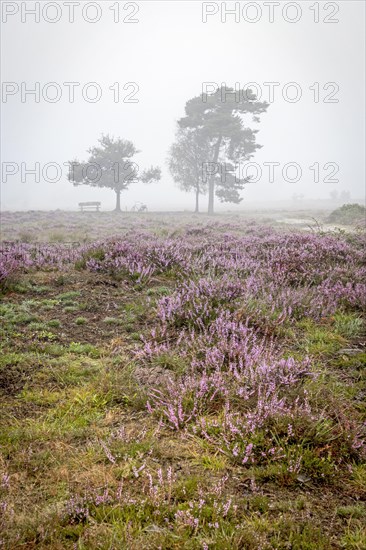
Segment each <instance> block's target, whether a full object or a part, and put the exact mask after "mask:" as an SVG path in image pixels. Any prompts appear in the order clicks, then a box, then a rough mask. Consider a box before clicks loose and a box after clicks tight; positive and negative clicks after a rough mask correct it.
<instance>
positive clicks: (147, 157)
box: [1, 1, 365, 211]
mask: <svg viewBox="0 0 366 550" xmlns="http://www.w3.org/2000/svg"><path fill="white" fill-rule="evenodd" d="M36 4H37V3H35V2H2V8H3V13H2V54H1V61H2V81H3V99H2V104H1V115H2V129H1V138H2V140H1V141H2V151H1V152H2V165H3V167H4V163H16V165H17V166H19V171H17V173H16V174H14V175H9V174H8V175H7V177H6V178H4V170H3V178H2V188H1V208H2V209H3V210H24V209H33V210H37V209H51V210H53V209H57V208H59V209H76V208H77V204H78V202H79V201H88V200H99V201H101V202H102V209H103V210H104V209H105V210H108V209H113V208H114V204H115V194H114V193H113V191H112V190H108V189H99V188H91V187H88V186H79V187H74V186H73V185H72V183H70V182H69V181H68V180H67V178H66V173H67V169H66V167H65V166H64V163H65V162H67V161H68V160H71V159H74V158H78V159H81V160H86V159H87V157H88V154H87V149H89V148H90V147H92V146H94V145H95V144H96V143H97V140H98V138H99V137H100V136H101V134H108V133H109V134H110V135H112V136H115V137H121V138H123V139H128V140H131V141H132V142H133V143H134V144H135V145H136V147H137V148H138V149H139V150H140V151H141V152H140V153H139V154H138V155H137V157H136V162H138V164H139V165H141V167H142V168H145V167H149V166H150V165H154V166H155V165H158V166H160V167H161V168H162V178H161V180H160V181H159V182H158V183H151V184H142V183H135V184H132V185H131V187H130V189H129V190H128V191H125V192H123V193H122V195H121V205H122V209H128V210H130V209H131V207H132V206H133V205H134V203H135V202H136V201H143V202H144V203H145V204H146V205H147V206H148V209H149V210H151V211H153V210H185V209H193V207H194V195H193V193H184V192H182V191H180V190H179V189H178V187H177V186H176V184H175V183H174V181H173V179H172V177H171V175H170V173H169V170H168V167H167V164H166V159H167V155H168V150H169V147H170V146H171V144H172V143H173V141H174V136H175V132H176V126H177V120H178V119H179V118H180V117H182V116H184V107H185V103H186V102H187V101H188V100H189V99H191V98H192V97H194V96H198V95H200V94H201V92H202V91H204V90H205V89H206V88H205V84H204V83H217V84H218V85H221V84H222V83H225V84H226V85H227V86H231V87H235V84H236V83H238V85H239V86H240V87H244V86H245V85H246V84H248V83H257V84H258V85H259V88H260V91H261V92H262V98H261V99H262V100H266V101H269V100H270V99H271V98H270V97H269V91H270V86H268V85H264V83H268V82H275V83H278V84H277V85H276V86H275V88H274V90H275V96H274V100H273V101H270V106H269V107H268V109H267V112H265V113H263V114H262V115H261V117H260V118H261V121H260V123H250V126H251V127H253V128H256V129H258V130H259V132H258V134H257V141H258V143H260V144H261V145H262V146H263V148H262V149H260V150H259V151H258V152H257V153H256V154H255V156H254V158H253V159H252V160H253V161H254V162H256V163H258V165H259V166H261V167H262V177H261V178H260V179H259V181H257V182H252V183H250V184H248V185H247V186H246V188H245V190H244V191H243V192H242V196H243V201H242V202H241V203H240V205H232V204H230V203H225V204H223V205H220V204H219V203H218V202H217V205H218V208H217V209H220V208H221V209H224V210H230V209H234V208H235V209H241V208H246V207H250V205H258V204H261V203H263V204H264V203H266V204H268V203H270V202H272V203H273V204H277V203H278V201H291V200H292V197H293V195H294V194H299V195H303V196H304V200H310V199H311V200H314V201H315V203H316V201H317V200H321V199H327V198H329V194H330V192H331V191H332V190H338V191H339V192H341V191H348V192H350V194H351V197H352V199H354V200H362V197H363V195H364V182H365V157H364V155H365V153H364V151H365V102H364V94H365V37H364V19H365V4H364V2H362V1H347V2H345V1H342V2H333V3H330V4H332V5H334V7H337V8H338V7H339V11H338V13H335V14H334V15H332V10H329V9H328V11H326V9H325V4H326V3H324V2H320V3H318V6H319V22H318V23H316V22H314V17H315V16H316V13H315V12H314V10H311V9H310V5H313V3H312V2H294V3H291V4H294V5H295V6H294V7H293V8H291V7H288V8H286V9H287V10H288V11H287V12H285V13H286V17H287V19H294V18H295V15H296V13H295V9H296V6H297V7H299V6H300V8H301V17H300V19H299V20H298V21H297V22H292V23H291V22H289V21H288V20H286V19H285V17H284V16H283V7H284V6H285V4H289V3H286V2H281V3H272V2H271V3H270V4H276V5H277V4H278V6H277V7H276V6H275V7H276V10H275V11H274V20H273V22H270V20H269V19H270V17H269V8H268V6H266V4H268V2H267V3H266V2H265V3H263V2H251V4H252V5H253V6H252V8H251V9H253V11H250V10H249V11H247V12H246V13H247V15H248V17H247V19H254V18H255V12H254V9H260V10H261V13H262V17H261V18H259V20H258V21H257V22H249V21H248V20H245V19H244V17H243V12H240V17H239V19H240V21H238V22H236V21H235V16H234V15H229V14H228V15H227V19H226V22H224V21H222V20H221V19H222V13H220V11H218V13H214V12H215V11H216V8H217V10H219V7H220V4H221V3H215V2H210V3H209V4H210V6H207V5H206V6H203V5H202V3H201V2H195V1H184V2H175V1H174V2H167V1H160V2H157V1H143V2H141V1H140V2H136V3H135V2H133V3H129V5H126V4H127V3H126V2H121V3H120V14H119V15H120V19H121V21H119V22H117V23H115V22H114V21H113V18H114V16H115V15H116V11H113V10H116V8H115V7H114V8H113V10H112V9H111V7H113V6H115V5H116V4H117V3H116V2H107V1H106V2H99V3H97V2H95V3H94V4H97V5H99V7H100V10H101V12H102V15H101V18H100V20H99V21H97V22H95V23H91V22H88V21H86V20H84V19H83V17H82V14H81V8H82V6H83V5H85V2H84V3H83V2H79V3H77V4H78V5H75V13H74V18H75V20H74V22H73V23H70V22H69V8H68V6H67V3H66V2H58V3H56V2H51V3H50V4H53V5H54V4H58V6H59V11H58V12H57V10H56V8H55V7H54V6H51V7H49V10H48V12H47V17H48V18H49V19H53V18H56V15H57V13H58V14H59V15H60V14H61V15H60V17H61V18H60V20H59V21H57V22H54V23H51V22H49V21H46V20H45V17H44V16H42V13H41V16H40V21H39V22H36V21H35V16H32V15H29V14H28V15H26V16H25V18H26V20H25V22H22V9H23V10H24V5H26V8H27V9H34V8H35V5H36ZM75 4H76V3H75ZM86 4H87V3H86ZM89 4H93V3H90V2H89ZM203 4H204V3H203ZM206 4H207V3H206ZM246 4H248V2H241V3H240V9H242V8H243V6H244V7H245V5H246ZM328 4H329V3H328ZM4 5H7V6H8V7H7V8H6V10H7V11H6V13H5V12H4V9H5V8H4ZM42 6H44V3H42V2H41V9H42ZM226 7H227V9H229V8H230V9H232V8H234V7H235V3H234V2H227V3H226ZM258 7H259V8H258ZM16 8H18V9H17V10H16ZM93 9H96V8H93V6H91V7H90V10H89V8H88V11H87V12H86V13H87V14H88V16H89V18H93V17H94V12H93ZM248 9H249V8H248ZM15 10H16V13H14V14H12V12H13V11H15ZM137 10H138V11H137ZM210 10H211V11H212V12H213V13H212V15H211V14H210ZM334 11H336V10H334ZM133 12H136V13H135V14H134V13H133ZM203 12H205V13H206V12H208V14H207V22H203V20H202V19H203ZM95 13H97V12H95ZM257 13H259V12H257ZM55 14H56V15H55ZM24 15H25V12H24V13H23V16H24ZM126 17H127V18H131V19H136V21H137V22H135V23H129V22H123V21H122V19H123V18H126ZM326 17H328V18H330V19H338V20H339V21H338V22H333V23H332V22H328V23H326V22H324V18H326ZM37 82H38V83H40V84H39V85H40V90H41V92H40V100H39V102H38V103H37V102H36V101H35V97H34V96H32V95H30V94H28V95H26V96H25V97H24V98H23V101H22V96H21V90H22V84H21V83H25V84H23V89H25V87H26V88H27V89H32V88H33V89H34V88H35V85H36V84H35V83H37ZM50 82H54V83H57V84H58V86H59V87H60V88H61V90H62V96H61V98H60V100H59V101H57V102H50V101H47V100H45V99H44V97H43V94H42V90H43V89H44V86H45V85H46V84H47V83H50ZM65 82H66V83H67V82H77V83H80V86H77V87H75V90H74V91H75V101H74V102H73V103H71V102H70V100H69V88H68V87H67V86H65V85H64V83H65ZM91 82H94V83H97V84H98V87H99V89H100V90H101V91H102V97H101V99H100V101H98V102H89V101H87V100H85V98H83V96H82V89H83V87H84V86H85V84H87V83H91ZM4 83H5V85H6V86H8V87H5V88H4ZM9 83H13V88H11V85H9ZM115 83H119V86H120V95H121V99H123V98H124V99H125V102H123V101H122V100H121V101H119V102H115V101H114V91H113V90H111V89H110V87H111V86H113V85H114V84H115ZM126 83H136V84H137V86H138V91H137V92H136V93H135V95H133V96H131V98H132V99H136V100H137V102H134V103H131V102H126V97H127V96H128V94H130V93H131V92H133V91H134V87H135V89H136V90H137V88H136V84H135V85H133V86H132V85H129V86H128V87H126V89H125V90H124V89H123V87H124V86H125V84H126ZM288 83H296V87H294V86H292V87H289V86H287V85H288ZM314 83H319V84H318V85H315V86H314ZM329 83H331V84H329ZM17 86H18V87H19V91H14V90H17ZM212 87H214V85H212V86H211V88H210V89H212ZM10 89H12V90H13V92H12V93H9V90H10ZM116 89H117V87H116V86H115V87H114V90H116ZM4 90H5V91H6V94H5V95H4ZM299 90H300V91H301V98H300V99H299V100H298V101H296V102H294V101H291V100H292V99H293V97H294V94H296V93H297V91H299ZM88 92H90V96H94V91H93V89H92V88H89V89H88ZM45 93H46V97H48V96H47V93H49V97H51V96H53V95H54V93H55V90H52V89H51V88H49V89H48V90H47V92H45ZM286 93H287V94H288V97H289V98H290V100H285V99H284V98H283V95H286ZM127 99H128V97H127ZM324 100H325V101H324ZM37 162H38V163H40V167H41V174H40V181H39V182H36V181H35V178H34V176H32V175H31V174H27V175H26V177H23V180H24V181H22V177H21V175H22V174H21V163H23V167H26V169H31V168H34V166H35V163H37ZM268 162H276V163H279V167H278V170H277V169H276V172H275V179H274V181H272V182H271V181H269V169H268V168H266V165H264V164H263V163H268ZM290 162H292V163H297V164H298V165H299V166H300V167H301V169H302V176H301V178H300V179H299V181H297V182H290V181H285V179H284V177H283V174H282V168H283V166H285V165H286V164H287V163H290ZM48 163H57V164H59V165H60V166H62V167H63V175H62V177H61V179H60V181H58V182H50V181H45V179H44V177H42V167H43V166H44V165H47V164H48ZM314 163H319V169H320V177H319V181H318V182H317V181H314V179H316V178H314V170H312V169H309V167H310V166H313V165H314ZM327 163H334V164H336V165H337V166H338V167H339V171H337V173H336V174H335V175H334V176H333V179H335V180H339V181H328V180H329V178H330V177H331V176H332V166H333V164H332V165H331V166H330V167H329V166H328V164H327ZM324 165H327V166H328V168H327V169H324V168H323V167H324ZM337 170H338V169H337ZM50 174H51V172H50ZM327 176H328V177H327ZM201 202H202V208H203V209H204V208H205V206H206V203H207V198H202V201H201Z"/></svg>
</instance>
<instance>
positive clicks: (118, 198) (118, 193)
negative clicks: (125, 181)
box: [114, 191, 121, 212]
mask: <svg viewBox="0 0 366 550" xmlns="http://www.w3.org/2000/svg"><path fill="white" fill-rule="evenodd" d="M114 211H115V212H121V191H116V208H115V209H114Z"/></svg>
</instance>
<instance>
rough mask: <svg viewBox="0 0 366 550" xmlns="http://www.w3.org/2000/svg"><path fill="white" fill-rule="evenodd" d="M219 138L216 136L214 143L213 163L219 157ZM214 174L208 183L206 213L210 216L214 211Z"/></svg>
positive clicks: (220, 138) (220, 137)
mask: <svg viewBox="0 0 366 550" xmlns="http://www.w3.org/2000/svg"><path fill="white" fill-rule="evenodd" d="M221 140H222V136H219V137H218V138H217V142H216V145H215V153H214V158H213V160H212V162H213V163H214V164H216V163H217V161H218V158H219V153H220V145H221ZM215 176H216V173H214V174H212V175H211V177H210V181H209V184H208V214H209V215H210V216H212V214H213V213H214V198H215Z"/></svg>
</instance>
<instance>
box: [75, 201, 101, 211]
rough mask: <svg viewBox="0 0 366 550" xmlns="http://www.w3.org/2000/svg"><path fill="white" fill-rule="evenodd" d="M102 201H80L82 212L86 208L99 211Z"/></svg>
mask: <svg viewBox="0 0 366 550" xmlns="http://www.w3.org/2000/svg"><path fill="white" fill-rule="evenodd" d="M100 205H101V203H100V202H98V201H94V202H93V201H92V202H79V208H80V210H81V211H82V212H85V211H86V210H94V211H96V212H99V210H100Z"/></svg>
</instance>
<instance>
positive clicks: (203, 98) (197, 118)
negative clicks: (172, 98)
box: [178, 86, 269, 214]
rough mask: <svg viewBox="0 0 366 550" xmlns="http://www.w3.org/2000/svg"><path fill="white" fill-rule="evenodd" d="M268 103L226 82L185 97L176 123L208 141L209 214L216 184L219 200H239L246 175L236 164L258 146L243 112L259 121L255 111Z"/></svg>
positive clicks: (244, 159) (247, 179)
mask: <svg viewBox="0 0 366 550" xmlns="http://www.w3.org/2000/svg"><path fill="white" fill-rule="evenodd" d="M268 105H269V104H268V103H266V102H261V101H257V98H256V95H255V94H254V93H253V92H252V90H250V89H242V90H240V91H239V92H238V90H237V91H236V92H235V91H234V90H233V89H232V88H228V87H226V86H222V87H221V88H218V89H217V90H216V91H215V92H213V93H211V94H201V95H200V96H197V97H194V98H192V99H190V100H189V101H187V103H186V106H185V116H184V117H182V118H181V119H180V120H179V121H178V124H179V126H180V128H182V129H190V130H192V131H196V132H199V134H200V136H202V139H205V140H206V141H207V144H208V150H209V158H207V159H206V172H208V175H209V177H208V193H209V200H208V212H209V214H212V213H213V211H214V196H215V187H216V195H217V196H218V198H219V199H220V200H221V201H226V202H240V200H241V198H240V190H241V189H242V188H243V187H244V185H245V184H246V183H247V182H248V181H249V178H242V177H241V175H240V173H238V170H237V166H238V165H239V163H241V162H243V161H246V160H248V159H250V158H251V157H252V156H253V154H254V153H255V151H256V150H257V149H259V148H260V147H261V146H260V145H258V144H257V143H256V133H257V131H258V130H253V129H251V128H248V127H246V126H245V123H244V116H245V115H248V114H249V115H251V117H252V120H253V121H254V122H259V116H258V115H260V114H261V113H264V112H265V111H266V110H267V108H268ZM207 168H208V170H207ZM218 175H219V176H220V178H218Z"/></svg>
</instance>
